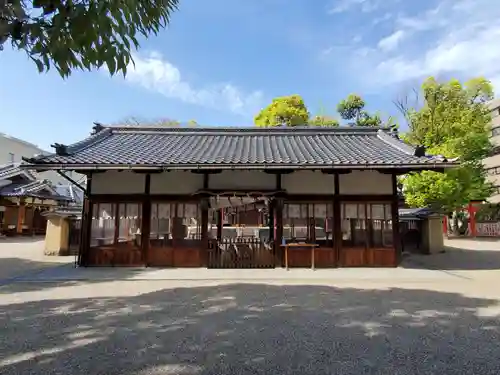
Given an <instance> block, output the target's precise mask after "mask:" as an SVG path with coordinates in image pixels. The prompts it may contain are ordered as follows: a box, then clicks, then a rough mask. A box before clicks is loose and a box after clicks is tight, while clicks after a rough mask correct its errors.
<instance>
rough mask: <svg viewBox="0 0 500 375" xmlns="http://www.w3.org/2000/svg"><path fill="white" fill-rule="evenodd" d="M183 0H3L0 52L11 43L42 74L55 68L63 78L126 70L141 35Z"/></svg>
mask: <svg viewBox="0 0 500 375" xmlns="http://www.w3.org/2000/svg"><path fill="white" fill-rule="evenodd" d="M178 3H179V0H159V1H151V0H123V1H117V0H99V1H97V0H32V1H25V0H7V1H0V49H1V48H2V46H3V44H4V43H6V42H7V41H10V43H11V44H12V47H13V48H14V49H17V50H22V51H25V52H26V53H27V55H28V56H29V57H30V58H31V60H33V62H34V63H35V64H36V66H37V68H38V70H39V71H40V72H43V71H46V70H49V69H50V67H51V66H54V67H55V68H56V69H57V71H58V72H59V74H60V75H61V76H62V77H67V76H69V75H70V74H71V72H72V71H73V70H75V69H87V70H91V69H92V68H100V67H101V66H102V65H104V64H106V66H107V68H108V70H109V72H110V73H111V74H112V75H113V74H115V73H117V72H122V73H123V74H124V75H125V74H126V72H127V65H128V64H129V63H130V62H131V61H132V56H131V51H132V49H133V48H136V49H137V48H138V47H139V43H138V41H137V37H138V36H140V35H143V36H148V35H150V34H151V33H153V34H156V33H158V32H159V30H160V29H161V28H163V27H165V26H166V25H167V24H168V22H169V19H170V15H171V13H172V12H173V11H174V10H176V9H177V5H178Z"/></svg>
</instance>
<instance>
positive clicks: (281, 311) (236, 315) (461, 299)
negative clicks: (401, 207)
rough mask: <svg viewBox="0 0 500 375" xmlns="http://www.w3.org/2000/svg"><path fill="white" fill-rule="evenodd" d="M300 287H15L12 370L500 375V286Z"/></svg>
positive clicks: (1, 313)
mask: <svg viewBox="0 0 500 375" xmlns="http://www.w3.org/2000/svg"><path fill="white" fill-rule="evenodd" d="M299 284H300V282H299V281H297V282H296V283H288V282H281V283H278V282H274V283H272V282H270V283H266V284H264V283H262V282H261V283H244V284H243V283H241V284H234V283H229V282H216V281H205V282H201V281H199V282H190V281H178V282H174V281H160V280H157V281H141V280H134V281H102V282H94V283H90V282H78V283H72V282H65V283H60V284H52V283H15V284H10V285H5V286H3V287H2V288H0V373H1V374H3V375H8V374H15V375H18V374H47V375H48V374H64V375H73V374H85V375H89V374H92V375H94V374H103V375H104V374H105V375H113V374H117V375H118V374H120V375H129V374H149V375H152V374H272V373H276V374H314V375H317V374H353V375H354V374H355V375H358V374H384V375H385V374H391V375H392V374H411V375H415V374H440V375H446V374H450V375H451V374H453V375H457V374H474V375H476V374H480V375H489V374H492V375H493V374H495V375H497V374H499V373H500V332H499V322H500V320H499V314H500V293H498V292H497V290H496V288H495V285H494V284H492V283H487V284H482V283H479V282H475V281H470V280H461V279H458V278H456V279H453V280H451V281H446V282H444V281H443V280H441V281H440V282H436V283H435V284H432V283H421V284H419V283H415V284H414V285H408V283H405V284H404V286H398V287H396V286H397V280H394V281H393V282H392V283H387V284H384V285H382V282H379V283H373V284H370V283H369V282H368V281H357V282H355V281H353V282H346V283H343V284H337V285H320V283H319V282H318V283H316V284H314V283H313V282H312V281H310V282H308V284H311V285H299Z"/></svg>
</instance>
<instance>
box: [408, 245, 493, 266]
mask: <svg viewBox="0 0 500 375" xmlns="http://www.w3.org/2000/svg"><path fill="white" fill-rule="evenodd" d="M402 267H404V268H419V269H432V270H446V271H454V270H455V271H460V270H463V271H473V270H500V251H494V250H491V251H490V250H480V249H474V250H471V249H460V248H455V247H447V248H446V249H445V252H444V253H440V254H432V255H418V254H411V255H409V256H408V258H407V259H405V260H404V262H403V263H402Z"/></svg>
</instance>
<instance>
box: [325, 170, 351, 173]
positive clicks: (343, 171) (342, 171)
mask: <svg viewBox="0 0 500 375" xmlns="http://www.w3.org/2000/svg"><path fill="white" fill-rule="evenodd" d="M351 172H352V169H322V170H321V173H324V174H349V173H351Z"/></svg>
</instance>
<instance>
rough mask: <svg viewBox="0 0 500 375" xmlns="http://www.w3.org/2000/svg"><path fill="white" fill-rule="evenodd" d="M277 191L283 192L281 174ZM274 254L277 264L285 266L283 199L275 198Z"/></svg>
mask: <svg viewBox="0 0 500 375" xmlns="http://www.w3.org/2000/svg"><path fill="white" fill-rule="evenodd" d="M276 190H277V191H279V192H281V191H282V190H283V186H282V178H281V174H280V173H278V174H276ZM273 225H274V226H275V228H274V254H275V264H276V265H277V266H280V267H283V266H284V257H283V255H284V248H283V247H282V246H281V244H282V242H283V198H275V200H274V223H273Z"/></svg>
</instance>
